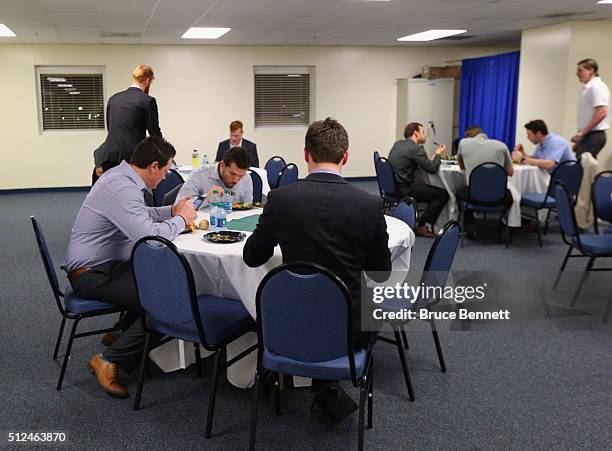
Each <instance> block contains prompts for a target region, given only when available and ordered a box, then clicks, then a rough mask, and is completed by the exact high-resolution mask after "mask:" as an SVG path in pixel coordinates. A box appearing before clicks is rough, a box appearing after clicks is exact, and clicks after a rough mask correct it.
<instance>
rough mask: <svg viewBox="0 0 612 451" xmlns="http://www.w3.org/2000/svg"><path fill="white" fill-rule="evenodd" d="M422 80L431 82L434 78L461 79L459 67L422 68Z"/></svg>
mask: <svg viewBox="0 0 612 451" xmlns="http://www.w3.org/2000/svg"><path fill="white" fill-rule="evenodd" d="M423 78H427V79H429V80H433V79H436V78H455V79H460V78H461V66H443V67H437V66H431V67H424V68H423Z"/></svg>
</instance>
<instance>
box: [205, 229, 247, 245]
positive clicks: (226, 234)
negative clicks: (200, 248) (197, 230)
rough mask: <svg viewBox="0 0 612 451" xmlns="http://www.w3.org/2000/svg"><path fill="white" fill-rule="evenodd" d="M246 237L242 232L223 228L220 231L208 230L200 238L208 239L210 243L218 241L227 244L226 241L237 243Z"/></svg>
mask: <svg viewBox="0 0 612 451" xmlns="http://www.w3.org/2000/svg"><path fill="white" fill-rule="evenodd" d="M245 238H246V234H244V233H242V232H236V231H233V230H223V231H220V232H208V233H205V234H204V236H203V237H202V239H205V240H207V241H210V242H211V243H220V244H228V243H237V242H239V241H242V240H244V239H245Z"/></svg>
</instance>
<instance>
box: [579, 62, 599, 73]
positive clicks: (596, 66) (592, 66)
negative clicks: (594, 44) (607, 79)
mask: <svg viewBox="0 0 612 451" xmlns="http://www.w3.org/2000/svg"><path fill="white" fill-rule="evenodd" d="M576 64H577V65H578V66H584V67H586V68H587V69H589V70H594V71H595V75H597V76H599V64H597V61H595V60H594V59H593V58H586V59H583V60H580V61H578V62H577V63H576Z"/></svg>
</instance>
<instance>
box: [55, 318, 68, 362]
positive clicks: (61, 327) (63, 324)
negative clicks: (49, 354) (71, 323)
mask: <svg viewBox="0 0 612 451" xmlns="http://www.w3.org/2000/svg"><path fill="white" fill-rule="evenodd" d="M65 325H66V317H65V316H62V324H61V325H60V329H59V333H58V334H57V341H56V342H55V351H53V360H55V359H57V353H58V352H59V347H60V344H61V342H62V335H64V326H65Z"/></svg>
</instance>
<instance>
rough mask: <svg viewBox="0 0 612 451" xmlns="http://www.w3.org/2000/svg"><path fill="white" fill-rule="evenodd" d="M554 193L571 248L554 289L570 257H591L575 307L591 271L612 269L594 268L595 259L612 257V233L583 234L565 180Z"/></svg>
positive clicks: (610, 269) (564, 235) (609, 269)
mask: <svg viewBox="0 0 612 451" xmlns="http://www.w3.org/2000/svg"><path fill="white" fill-rule="evenodd" d="M554 194H555V201H556V206H557V211H558V213H559V222H560V224H561V236H562V238H563V241H564V242H565V243H566V244H568V245H569V249H568V250H567V254H565V258H564V259H563V263H562V264H561V268H560V269H559V273H558V274H557V278H556V279H555V283H554V285H553V290H555V289H556V288H557V285H558V284H559V280H560V279H561V273H562V272H563V271H564V270H565V265H566V264H567V261H568V260H569V259H570V258H572V257H587V258H588V259H589V261H588V263H587V266H586V269H585V271H584V273H583V274H582V278H581V279H580V283H579V284H578V288H577V289H576V293H575V294H574V297H573V299H572V303H571V305H572V307H573V306H574V305H576V301H577V300H578V295H579V294H580V290H581V289H582V285H583V284H584V282H585V280H586V278H587V277H588V274H589V272H590V271H612V268H593V265H594V263H595V259H597V258H600V257H612V235H592V234H584V235H582V234H581V233H580V229H579V228H578V226H577V225H576V214H575V213H574V205H573V202H572V198H571V192H570V190H569V189H568V188H567V186H566V185H565V184H564V183H563V182H557V184H556V185H555V191H554ZM574 249H576V250H578V252H580V254H575V255H572V251H573V250H574ZM608 313H609V311H608Z"/></svg>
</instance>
